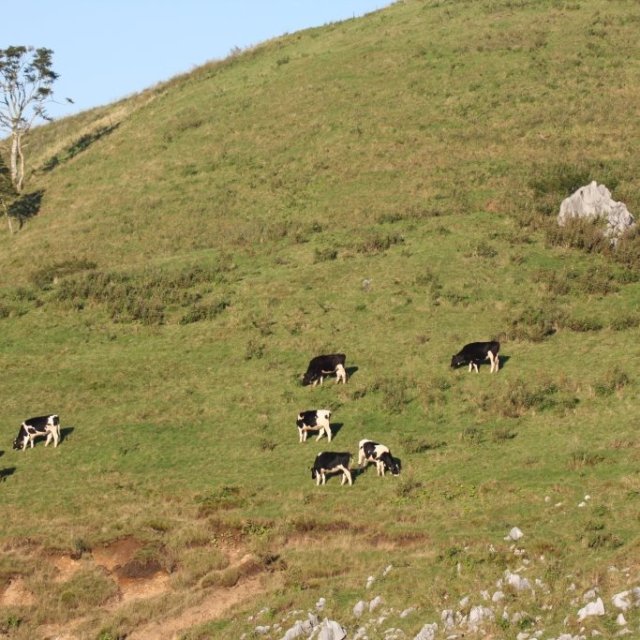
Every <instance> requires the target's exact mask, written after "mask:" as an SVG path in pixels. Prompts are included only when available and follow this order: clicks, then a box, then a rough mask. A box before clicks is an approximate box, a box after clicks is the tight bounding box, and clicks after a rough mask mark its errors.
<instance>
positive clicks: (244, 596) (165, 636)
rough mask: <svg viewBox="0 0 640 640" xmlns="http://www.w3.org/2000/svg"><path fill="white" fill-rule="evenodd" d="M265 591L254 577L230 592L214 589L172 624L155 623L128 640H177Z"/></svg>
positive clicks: (175, 618) (261, 583)
mask: <svg viewBox="0 0 640 640" xmlns="http://www.w3.org/2000/svg"><path fill="white" fill-rule="evenodd" d="M263 591H264V586H263V581H262V576H252V577H251V578H247V579H246V580H243V581H241V582H239V583H238V584H236V585H235V586H234V587H232V588H230V589H225V588H219V589H214V590H213V591H212V592H211V593H210V594H208V595H207V596H206V597H205V598H204V600H203V601H202V602H201V603H200V604H198V605H196V606H193V607H189V608H188V609H185V610H184V611H182V612H181V613H180V614H178V615H177V616H172V617H171V619H170V620H163V621H154V622H152V623H150V624H148V625H146V626H144V627H141V628H140V629H137V630H136V631H134V632H133V633H131V635H129V636H127V638H128V640H147V639H148V638H154V640H177V638H179V637H180V636H181V634H182V633H183V632H184V631H186V630H187V629H190V628H192V627H195V626H197V625H199V624H203V623H205V622H209V621H211V620H216V619H218V618H220V617H222V616H223V615H224V614H225V613H226V612H227V611H228V610H229V609H230V608H231V607H233V606H235V605H237V604H239V603H241V602H244V601H245V600H250V599H251V598H253V597H255V596H257V595H259V594H260V593H262V592H263Z"/></svg>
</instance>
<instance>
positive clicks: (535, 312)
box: [507, 305, 565, 342]
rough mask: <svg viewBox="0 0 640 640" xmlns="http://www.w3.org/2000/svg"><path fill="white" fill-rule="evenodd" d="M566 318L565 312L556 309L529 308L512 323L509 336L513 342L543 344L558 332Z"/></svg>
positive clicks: (543, 307) (541, 306)
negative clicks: (525, 341) (522, 341)
mask: <svg viewBox="0 0 640 640" xmlns="http://www.w3.org/2000/svg"><path fill="white" fill-rule="evenodd" d="M564 317H565V314H564V312H563V311H561V310H559V309H557V308H555V307H545V306H543V305H540V306H539V307H529V308H527V309H525V310H524V311H523V312H522V313H521V314H520V315H519V316H518V317H517V318H516V319H515V320H514V321H513V322H512V323H511V328H510V330H509V331H508V332H507V335H508V336H509V338H510V339H513V340H528V341H530V342H541V341H542V340H544V339H545V338H548V337H549V336H552V335H553V334H554V333H555V332H556V331H557V330H558V328H559V327H560V326H561V325H562V324H563V321H564Z"/></svg>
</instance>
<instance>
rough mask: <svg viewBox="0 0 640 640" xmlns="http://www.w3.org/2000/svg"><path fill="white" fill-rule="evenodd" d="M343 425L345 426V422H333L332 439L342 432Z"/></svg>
mask: <svg viewBox="0 0 640 640" xmlns="http://www.w3.org/2000/svg"><path fill="white" fill-rule="evenodd" d="M342 427H344V422H332V423H331V440H332V441H333V439H334V438H335V437H336V435H337V434H338V433H340V430H341V429H342Z"/></svg>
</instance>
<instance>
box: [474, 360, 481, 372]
mask: <svg viewBox="0 0 640 640" xmlns="http://www.w3.org/2000/svg"><path fill="white" fill-rule="evenodd" d="M472 364H473V368H474V369H475V370H476V373H480V370H479V369H478V363H477V362H473V363H472Z"/></svg>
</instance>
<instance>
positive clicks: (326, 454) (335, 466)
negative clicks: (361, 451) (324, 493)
mask: <svg viewBox="0 0 640 640" xmlns="http://www.w3.org/2000/svg"><path fill="white" fill-rule="evenodd" d="M350 462H351V454H350V453H346V452H335V451H321V452H320V453H319V454H318V455H317V456H316V459H315V461H314V463H313V467H311V479H314V478H315V481H316V485H319V484H320V483H322V484H326V482H327V477H326V474H327V473H338V472H339V471H341V472H342V480H341V481H340V484H341V485H343V484H344V483H345V482H349V484H350V485H351V484H353V481H352V479H351V471H350V470H349V464H350Z"/></svg>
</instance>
